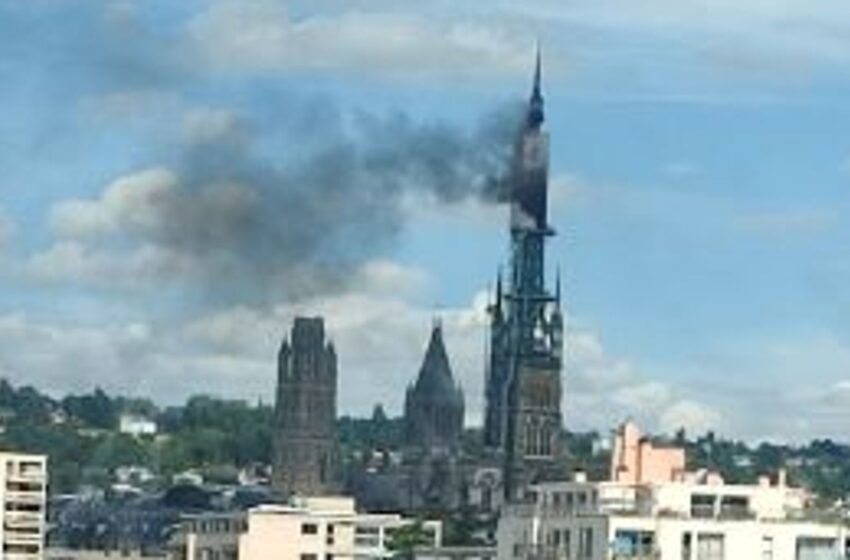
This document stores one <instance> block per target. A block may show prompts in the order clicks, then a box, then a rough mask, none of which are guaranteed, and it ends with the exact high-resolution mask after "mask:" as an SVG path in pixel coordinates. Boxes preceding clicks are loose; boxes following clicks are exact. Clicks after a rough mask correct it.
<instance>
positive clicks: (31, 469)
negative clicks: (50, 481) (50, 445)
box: [0, 452, 47, 560]
mask: <svg viewBox="0 0 850 560" xmlns="http://www.w3.org/2000/svg"><path fill="white" fill-rule="evenodd" d="M46 501H47V458H46V457H44V456H43V455H25V454H21V453H7V452H0V541H2V543H3V554H2V558H3V560H40V559H41V558H43V557H44V540H45V525H46V509H47V508H46Z"/></svg>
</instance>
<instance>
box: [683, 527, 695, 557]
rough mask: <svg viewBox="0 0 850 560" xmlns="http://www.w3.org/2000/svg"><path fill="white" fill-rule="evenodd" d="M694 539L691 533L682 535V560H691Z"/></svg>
mask: <svg viewBox="0 0 850 560" xmlns="http://www.w3.org/2000/svg"><path fill="white" fill-rule="evenodd" d="M692 539H693V537H692V536H691V534H690V533H682V560H691V554H692V552H691V551H692V550H693V544H692Z"/></svg>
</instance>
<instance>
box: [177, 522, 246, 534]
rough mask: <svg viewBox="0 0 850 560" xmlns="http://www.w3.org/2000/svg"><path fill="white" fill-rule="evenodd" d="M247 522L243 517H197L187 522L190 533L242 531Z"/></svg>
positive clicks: (244, 529)
mask: <svg viewBox="0 0 850 560" xmlns="http://www.w3.org/2000/svg"><path fill="white" fill-rule="evenodd" d="M247 530H248V523H247V521H245V520H244V519H199V520H194V521H191V522H190V523H189V532H192V533H204V534H206V533H244V532H245V531H247Z"/></svg>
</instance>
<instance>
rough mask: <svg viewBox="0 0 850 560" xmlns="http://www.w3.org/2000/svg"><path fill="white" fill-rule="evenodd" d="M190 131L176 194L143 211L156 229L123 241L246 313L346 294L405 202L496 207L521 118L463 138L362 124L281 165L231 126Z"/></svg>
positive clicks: (509, 117) (282, 149) (252, 135)
mask: <svg viewBox="0 0 850 560" xmlns="http://www.w3.org/2000/svg"><path fill="white" fill-rule="evenodd" d="M292 109H293V110H294V111H304V110H309V108H305V107H302V106H299V107H293V108H292ZM195 120H196V121H197V122H194V123H190V125H193V126H190V127H189V128H190V135H189V136H190V138H189V139H188V141H187V143H186V145H185V147H184V148H183V149H182V150H181V151H180V153H179V154H178V155H177V157H176V161H175V163H174V167H173V170H174V173H175V176H176V178H177V180H176V184H175V185H174V186H173V188H171V189H169V190H168V192H166V193H164V194H163V193H159V194H157V196H155V197H151V198H149V199H148V200H146V201H145V212H146V214H147V215H148V221H147V223H151V224H156V227H148V228H137V229H135V230H131V231H127V232H125V233H127V234H128V237H129V238H130V240H131V241H133V242H136V243H139V244H147V245H151V244H152V245H154V246H156V247H158V248H159V249H161V250H163V251H165V252H167V253H169V254H172V255H178V256H180V258H182V259H184V260H186V261H188V262H190V263H191V265H190V266H187V267H186V268H188V269H191V270H192V271H193V274H192V276H191V281H192V282H193V283H194V285H193V287H194V288H196V289H198V291H199V292H201V293H205V294H208V295H212V296H213V297H214V298H217V299H220V298H224V299H238V300H241V301H244V300H246V299H248V300H250V299H256V298H259V299H269V298H275V299H278V298H288V299H293V298H298V297H302V296H305V295H314V294H317V293H326V292H332V291H336V290H340V289H343V288H344V287H345V285H346V283H347V281H348V280H350V279H351V278H352V275H353V274H354V272H355V271H356V270H357V269H358V267H359V266H360V265H362V264H363V263H364V262H365V261H367V260H368V259H370V258H373V257H375V256H378V255H380V254H381V253H382V252H383V251H385V250H386V249H387V248H388V247H389V246H390V244H391V243H392V242H393V241H394V240H395V239H396V237H397V235H398V233H399V232H400V231H401V230H402V229H403V227H404V225H405V222H406V220H407V219H408V216H406V214H405V205H404V202H405V200H408V199H409V197H419V198H422V199H431V200H433V201H437V202H439V203H444V204H453V203H458V202H462V201H465V200H468V199H470V198H474V199H477V200H480V201H484V202H489V203H496V202H499V200H500V198H501V197H502V193H501V188H500V185H501V184H502V183H501V181H500V180H499V178H500V177H503V176H504V174H505V172H506V170H507V168H508V162H509V158H510V154H511V148H512V145H513V140H514V137H515V131H516V124H517V122H518V111H517V108H516V106H510V107H504V108H502V109H500V110H497V111H494V112H492V113H490V114H488V115H486V116H485V117H484V118H482V119H481V121H480V123H479V124H478V125H477V126H474V127H472V128H471V129H469V130H465V129H462V128H458V127H453V126H450V125H448V124H446V123H441V122H434V123H417V122H415V121H414V120H413V119H411V118H410V117H408V116H406V115H403V114H394V115H390V116H386V117H378V116H375V115H371V114H367V113H358V114H356V115H353V116H351V117H350V118H347V119H343V118H340V119H339V120H338V122H334V123H328V124H327V126H324V127H322V128H323V132H321V134H316V137H314V138H313V139H312V141H311V142H312V146H311V147H310V148H309V149H306V150H305V149H304V148H303V147H299V146H297V145H293V146H291V149H290V150H286V148H287V146H278V147H277V149H275V150H273V152H274V153H280V154H289V155H285V156H280V157H275V156H270V155H269V150H268V149H265V150H263V149H261V148H260V142H259V140H260V138H258V137H257V133H256V132H255V129H252V127H251V126H250V123H248V122H246V121H244V120H241V119H237V118H235V117H233V115H229V114H226V113H215V112H211V113H209V114H206V115H201V118H200V119H195ZM281 121H282V122H286V121H287V119H286V118H284V117H283V116H281ZM290 136H291V138H290V142H294V141H295V138H297V135H290Z"/></svg>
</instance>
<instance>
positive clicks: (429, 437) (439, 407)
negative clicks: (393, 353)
mask: <svg viewBox="0 0 850 560" xmlns="http://www.w3.org/2000/svg"><path fill="white" fill-rule="evenodd" d="M463 401H464V399H463V391H461V389H460V387H459V386H458V385H457V384H456V383H455V381H454V377H453V376H452V370H451V365H450V364H449V357H448V354H447V353H446V347H445V344H444V343H443V328H442V325H441V324H440V323H439V321H435V323H434V327H433V329H432V330H431V339H430V340H429V341H428V349H427V350H426V351H425V358H424V360H423V361H422V367H421V368H420V370H419V376H418V377H417V379H416V383H414V384H413V385H412V386H411V387H410V388H409V389H408V391H407V398H406V399H405V407H404V408H405V424H406V431H407V437H408V442H409V444H410V445H412V446H416V447H421V448H423V449H425V450H429V451H430V450H432V449H446V448H456V447H457V446H458V445H459V441H460V436H461V433H462V431H463V413H464V402H463Z"/></svg>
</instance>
